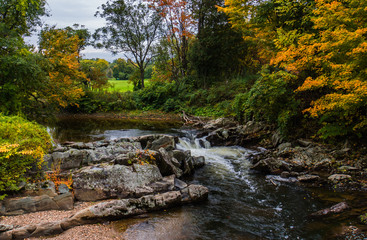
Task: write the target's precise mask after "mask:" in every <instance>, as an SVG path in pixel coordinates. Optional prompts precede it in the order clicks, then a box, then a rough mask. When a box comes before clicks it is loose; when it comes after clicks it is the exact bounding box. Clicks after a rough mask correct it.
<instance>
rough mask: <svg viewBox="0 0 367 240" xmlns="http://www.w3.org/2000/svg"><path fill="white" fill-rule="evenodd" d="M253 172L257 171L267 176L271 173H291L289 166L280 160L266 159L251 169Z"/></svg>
mask: <svg viewBox="0 0 367 240" xmlns="http://www.w3.org/2000/svg"><path fill="white" fill-rule="evenodd" d="M251 169H252V170H256V171H259V172H262V173H265V174H269V173H278V174H280V173H281V172H282V171H284V170H285V171H289V170H290V169H289V165H288V164H287V163H286V162H284V161H282V160H279V159H275V158H266V159H263V160H260V161H259V162H257V163H256V164H255V165H254V166H252V167H251Z"/></svg>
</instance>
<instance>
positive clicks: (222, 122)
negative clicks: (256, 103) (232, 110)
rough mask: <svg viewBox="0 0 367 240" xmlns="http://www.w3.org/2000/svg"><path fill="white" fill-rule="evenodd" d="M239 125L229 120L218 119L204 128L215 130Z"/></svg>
mask: <svg viewBox="0 0 367 240" xmlns="http://www.w3.org/2000/svg"><path fill="white" fill-rule="evenodd" d="M236 125H237V123H236V122H235V121H232V120H230V119H228V118H218V119H215V120H211V121H209V122H208V123H207V124H205V125H204V126H203V129H204V130H213V129H218V128H231V127H235V126H236Z"/></svg>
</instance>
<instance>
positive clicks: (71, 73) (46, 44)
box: [39, 27, 88, 107]
mask: <svg viewBox="0 0 367 240" xmlns="http://www.w3.org/2000/svg"><path fill="white" fill-rule="evenodd" d="M81 41H83V40H81V39H79V37H78V36H77V35H69V34H68V31H67V30H65V29H56V28H55V27H46V28H44V29H43V30H42V31H41V34H40V43H39V49H40V52H41V53H42V55H43V56H44V57H45V58H46V59H47V60H48V61H49V63H50V64H51V69H50V70H49V81H48V84H47V86H46V91H42V92H40V93H39V95H40V96H39V97H42V98H45V99H47V101H48V102H49V103H51V104H54V105H58V106H61V107H66V106H67V105H72V104H74V103H75V101H76V100H77V99H79V98H80V97H81V96H82V95H83V89H82V83H85V82H87V81H88V79H87V77H86V75H85V74H84V73H83V72H81V71H80V64H79V61H78V60H79V57H80V56H79V52H78V50H79V46H80V42H81Z"/></svg>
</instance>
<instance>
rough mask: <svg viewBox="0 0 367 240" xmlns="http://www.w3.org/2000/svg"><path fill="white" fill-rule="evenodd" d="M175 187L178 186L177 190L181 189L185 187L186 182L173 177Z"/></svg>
mask: <svg viewBox="0 0 367 240" xmlns="http://www.w3.org/2000/svg"><path fill="white" fill-rule="evenodd" d="M175 187H176V188H178V189H179V190H182V189H184V188H186V187H187V184H186V183H185V182H184V181H182V180H180V179H178V178H175Z"/></svg>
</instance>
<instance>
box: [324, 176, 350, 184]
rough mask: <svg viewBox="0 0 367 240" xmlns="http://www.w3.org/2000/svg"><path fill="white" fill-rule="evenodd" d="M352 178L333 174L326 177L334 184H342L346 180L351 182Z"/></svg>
mask: <svg viewBox="0 0 367 240" xmlns="http://www.w3.org/2000/svg"><path fill="white" fill-rule="evenodd" d="M351 179H352V177H351V176H350V175H346V174H333V175H331V176H329V177H328V180H329V181H331V182H334V183H338V182H343V181H346V180H351Z"/></svg>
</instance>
